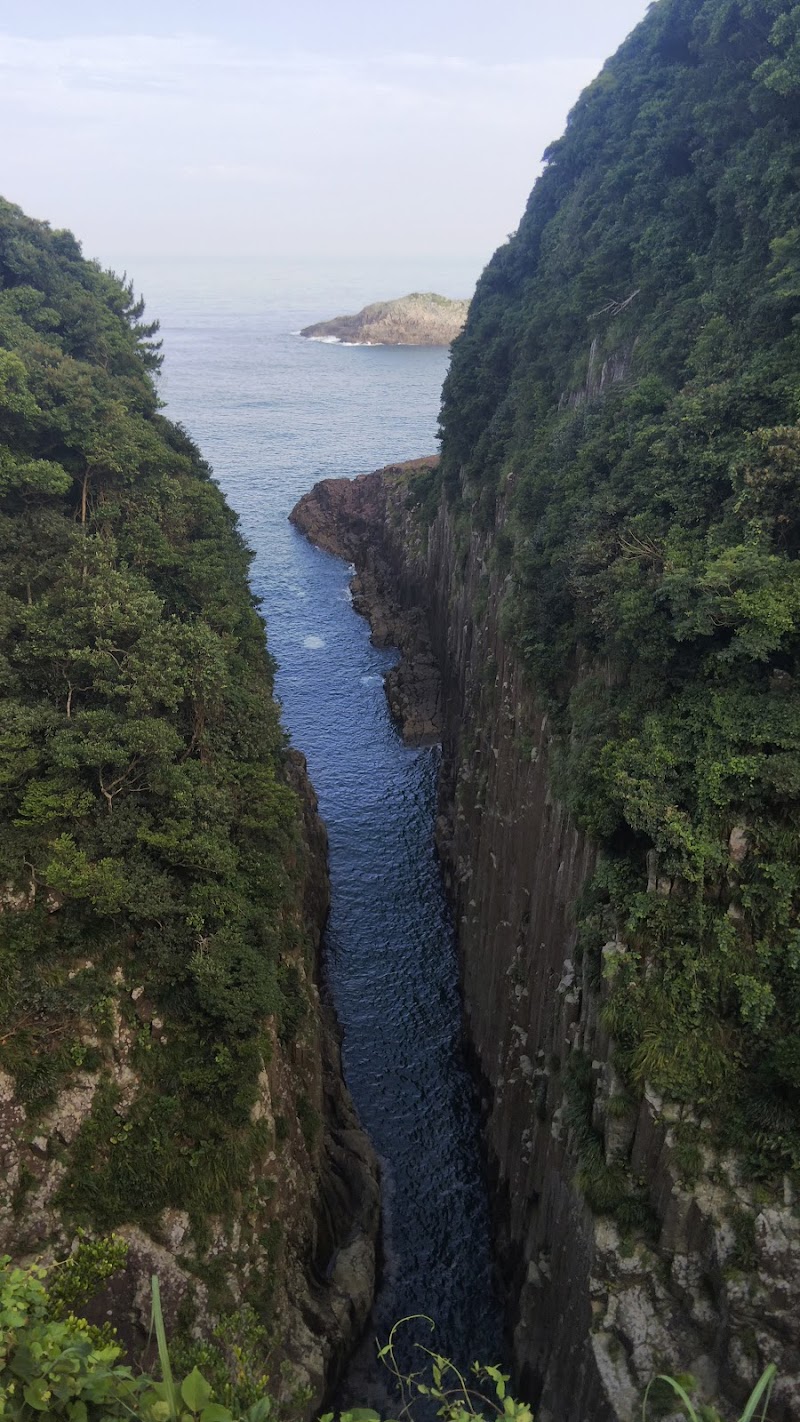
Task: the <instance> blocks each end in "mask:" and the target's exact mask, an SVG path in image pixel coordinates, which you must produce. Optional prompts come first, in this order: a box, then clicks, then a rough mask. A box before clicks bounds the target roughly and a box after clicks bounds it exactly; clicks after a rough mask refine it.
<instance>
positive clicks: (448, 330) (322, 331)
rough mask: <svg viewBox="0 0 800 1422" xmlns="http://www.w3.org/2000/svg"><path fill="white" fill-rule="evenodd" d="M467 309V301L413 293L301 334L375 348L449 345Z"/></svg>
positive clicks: (423, 292)
mask: <svg viewBox="0 0 800 1422" xmlns="http://www.w3.org/2000/svg"><path fill="white" fill-rule="evenodd" d="M468 308H469V302H468V301H454V300H452V299H451V298H450V297H449V296H437V295H436V293H435V292H433V291H422V292H420V291H412V292H411V294H410V295H409V296H399V297H397V298H396V299H395V300H394V301H375V302H373V304H372V305H371V306H365V307H364V309H363V311H359V312H358V314H357V315H356V316H335V317H334V318H333V320H332V321H318V322H317V324H316V325H314V326H306V327H305V328H304V329H303V330H302V331H301V332H300V335H301V336H307V337H311V338H314V337H316V338H317V339H324V338H326V337H327V338H328V339H329V340H334V341H349V342H353V343H359V344H362V345H373V346H378V345H382V346H449V345H450V343H451V341H454V340H455V338H456V336H457V335H458V333H459V331H460V330H461V328H462V326H463V325H464V322H465V321H466V319H467V310H468Z"/></svg>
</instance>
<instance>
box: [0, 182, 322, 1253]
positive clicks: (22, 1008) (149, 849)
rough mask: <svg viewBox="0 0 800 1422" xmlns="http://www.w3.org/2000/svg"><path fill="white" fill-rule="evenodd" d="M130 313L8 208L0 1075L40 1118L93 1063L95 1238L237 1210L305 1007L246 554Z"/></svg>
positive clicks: (2, 256) (288, 797)
mask: <svg viewBox="0 0 800 1422" xmlns="http://www.w3.org/2000/svg"><path fill="white" fill-rule="evenodd" d="M142 311H143V308H142V303H141V302H138V301H136V300H135V299H134V296H133V291H132V288H131V286H129V285H126V284H125V283H124V282H121V281H119V280H118V279H117V278H116V277H114V276H113V275H111V274H110V273H108V272H104V271H102V270H101V269H100V268H99V267H98V266H97V265H96V264H94V263H91V262H88V261H86V260H84V259H83V258H82V256H81V253H80V249H79V247H78V245H77V243H76V242H75V240H74V238H73V237H72V236H71V235H70V234H69V233H67V232H54V231H51V230H50V229H49V228H48V227H47V225H45V224H42V223H38V222H34V221H31V220H29V219H28V218H26V217H25V216H24V215H23V214H22V213H21V212H20V211H19V209H18V208H15V207H13V206H11V205H10V204H8V203H6V202H1V201H0V1021H2V1024H3V1028H2V1033H0V1037H1V1038H2V1040H1V1041H0V1066H3V1067H5V1068H6V1070H9V1071H10V1072H11V1073H12V1074H13V1075H14V1077H15V1079H16V1085H17V1090H18V1093H19V1094H20V1096H21V1098H22V1099H23V1100H24V1101H25V1103H26V1105H27V1108H28V1112H29V1117H31V1118H33V1119H34V1120H35V1117H36V1113H37V1112H41V1111H42V1110H43V1109H44V1108H45V1107H46V1106H47V1105H48V1104H49V1103H50V1102H51V1101H52V1100H53V1098H54V1095H55V1093H56V1091H57V1090H58V1088H59V1087H60V1086H61V1085H63V1084H64V1083H65V1082H69V1080H70V1078H71V1077H72V1076H74V1074H75V1073H76V1072H77V1071H81V1070H82V1071H84V1072H86V1071H88V1070H92V1071H94V1072H99V1073H100V1084H99V1086H98V1089H97V1091H96V1094H95V1097H94V1106H93V1111H92V1115H91V1117H90V1118H89V1120H88V1121H87V1122H86V1123H85V1124H84V1126H83V1128H82V1129H81V1131H80V1134H79V1135H78V1137H77V1139H76V1140H75V1141H74V1142H73V1143H72V1144H71V1146H70V1147H69V1149H68V1150H67V1151H66V1152H65V1164H66V1166H67V1174H66V1177H65V1179H64V1183H63V1185H62V1190H61V1195H62V1205H63V1207H64V1208H65V1209H66V1210H67V1212H68V1213H69V1214H70V1215H72V1216H73V1217H78V1218H80V1217H82V1216H85V1217H87V1218H91V1219H93V1220H94V1221H95V1222H99V1223H100V1224H101V1225H111V1224H113V1223H115V1222H116V1221H117V1220H119V1219H122V1218H127V1219H130V1218H136V1217H139V1218H152V1217H153V1216H154V1215H155V1214H156V1213H157V1212H158V1211H159V1210H160V1209H161V1208H162V1207H163V1206H165V1205H167V1204H176V1205H180V1206H181V1207H182V1208H186V1207H189V1208H190V1209H197V1210H199V1212H200V1214H202V1213H203V1211H204V1210H206V1209H208V1208H214V1209H221V1208H223V1207H224V1206H225V1205H226V1204H227V1203H228V1202H229V1200H230V1198H231V1192H232V1191H233V1190H235V1189H236V1188H237V1186H238V1185H240V1184H241V1183H242V1182H243V1181H244V1179H245V1178H246V1176H247V1168H248V1164H249V1161H250V1158H251V1154H252V1151H253V1149H254V1148H255V1147H257V1146H258V1145H259V1143H260V1145H262V1146H263V1144H264V1142H263V1141H260V1139H259V1137H258V1133H259V1131H260V1130H261V1129H262V1128H261V1127H260V1126H258V1125H253V1126H251V1123H250V1112H251V1107H252V1104H253V1101H254V1099H255V1092H256V1082H257V1078H258V1074H259V1071H260V1070H261V1069H262V1065H263V1055H264V1051H265V1041H264V1038H263V1031H264V1025H265V1023H266V1021H267V1019H268V1018H269V1017H270V1015H273V1014H277V1015H278V1018H279V1020H281V1021H282V1023H283V1030H284V1032H285V1033H290V1032H291V1031H292V1030H293V1029H294V1027H295V1026H296V1024H297V1021H298V1017H299V1015H300V1012H301V1002H300V1000H299V999H300V997H301V996H302V994H301V993H299V986H298V979H297V974H296V973H295V972H294V971H293V970H289V969H287V968H286V967H284V966H283V964H284V962H285V960H286V958H287V956H288V955H289V954H290V952H291V951H295V950H296V948H297V940H298V935H299V934H300V932H301V928H300V925H299V924H298V923H297V922H296V916H295V915H293V912H292V905H293V903H294V902H295V899H296V894H295V886H294V884H293V881H292V876H293V874H294V873H295V866H296V860H297V855H298V845H299V837H298V831H297V824H298V815H297V803H296V798H295V796H294V794H293V792H292V791H291V790H290V789H289V788H288V785H287V782H286V776H285V770H284V767H283V763H282V762H283V757H284V737H283V733H282V731H281V727H280V724H279V719H278V713H277V710H276V706H275V703H274V700H273V697H272V666H271V664H270V661H269V659H268V657H267V655H266V652H265V649H264V628H263V624H262V622H261V620H260V618H259V616H258V614H257V612H256V611H255V608H254V606H253V601H252V597H251V595H250V593H249V590H248V585H247V570H248V553H247V551H246V549H245V548H244V546H243V544H242V541H241V538H240V536H239V534H238V533H237V530H236V520H235V517H234V515H233V514H232V513H231V511H230V509H229V508H228V507H227V505H226V504H225V501H224V499H223V497H222V495H221V493H220V491H219V489H218V487H217V486H216V484H214V483H213V482H212V480H211V478H210V472H209V469H208V468H207V466H206V465H205V464H204V463H203V461H202V459H201V458H200V456H199V454H198V452H197V450H196V448H195V447H194V446H193V444H192V443H191V441H190V440H189V439H188V438H187V436H186V434H185V433H184V432H183V431H182V430H181V429H180V427H176V426H175V425H174V424H171V423H170V422H169V421H168V420H167V419H165V418H164V417H163V416H162V415H161V414H160V413H159V401H158V398H157V394H156V388H155V385H154V380H153V372H154V371H155V370H156V369H157V367H158V364H159V355H158V346H157V344H156V342H155V340H154V335H155V327H154V326H152V325H147V324H145V323H143V320H142ZM2 910H4V911H2ZM121 1039H124V1041H126V1042H127V1043H128V1044H131V1051H132V1053H133V1056H132V1063H131V1061H128V1062H127V1064H126V1070H127V1073H128V1076H129V1075H130V1067H131V1064H132V1066H133V1068H134V1073H135V1075H136V1077H137V1078H138V1082H137V1084H136V1087H137V1089H136V1090H135V1091H134V1093H133V1099H132V1100H131V1099H130V1096H131V1092H130V1089H129V1085H130V1083H129V1082H127V1081H126V1082H124V1083H122V1084H123V1085H125V1088H126V1093H127V1094H125V1095H122V1094H121V1083H120V1079H119V1072H117V1076H116V1077H115V1076H114V1074H113V1072H110V1071H109V1070H107V1066H108V1063H109V1062H110V1061H111V1060H112V1057H113V1053H112V1050H111V1049H112V1047H114V1046H115V1045H116V1046H119V1043H120V1040H121ZM57 1145H58V1143H57V1142H53V1143H52V1144H51V1149H56V1148H57Z"/></svg>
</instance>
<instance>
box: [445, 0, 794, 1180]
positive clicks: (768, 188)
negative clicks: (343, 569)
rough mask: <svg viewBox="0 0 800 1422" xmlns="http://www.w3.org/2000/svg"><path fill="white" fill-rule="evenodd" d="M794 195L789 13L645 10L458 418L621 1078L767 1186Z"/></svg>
mask: <svg viewBox="0 0 800 1422" xmlns="http://www.w3.org/2000/svg"><path fill="white" fill-rule="evenodd" d="M798 174H800V5H797V4H794V3H791V0H658V3H656V4H655V5H653V6H651V8H650V11H649V13H648V15H647V18H646V19H645V20H644V22H643V23H642V24H641V25H640V26H639V27H638V29H637V30H635V31H634V33H633V34H632V35H631V36H630V38H629V39H628V40H627V41H626V42H625V44H624V45H623V46H622V48H621V49H620V51H619V52H618V53H617V55H616V56H615V57H614V58H613V59H612V60H610V61H609V63H608V64H607V65H606V66H605V68H604V69H603V71H602V73H601V74H600V75H599V76H598V78H597V79H596V80H595V82H594V83H593V84H591V85H590V86H589V88H588V89H587V90H586V92H585V93H584V94H583V95H582V97H581V99H580V100H579V102H578V104H577V105H576V107H575V109H574V110H573V112H572V114H571V115H570V119H569V123H568V126H567V130H566V133H565V134H564V136H563V137H562V138H561V139H559V140H558V141H557V142H555V143H554V144H552V146H551V147H550V148H549V149H548V151H547V153H546V155H545V169H544V172H543V173H542V176H541V177H540V179H539V180H538V182H537V183H536V186H535V188H534V190H533V192H532V194H531V198H530V201H529V203H528V206H527V209H526V212H525V215H524V217H523V220H522V222H521V224H520V227H519V231H518V232H517V233H516V234H515V235H514V236H513V237H512V238H511V239H510V240H509V242H508V243H507V244H506V245H505V246H503V247H501V248H500V250H499V251H498V252H497V253H496V254H495V256H494V258H493V259H492V261H491V262H490V264H489V266H488V267H487V269H486V271H485V272H484V274H483V276H482V277H481V280H480V282H479V284H478V288H477V291H476V294H475V297H474V300H473V302H472V305H471V308H470V313H469V317H468V320H467V324H466V327H465V330H464V332H463V334H462V335H461V336H460V337H459V339H458V340H457V341H456V343H455V346H454V349H453V358H452V365H451V369H450V373H449V375H448V378H447V381H446V384H445V391H444V403H443V409H442V433H443V442H442V477H443V481H444V484H445V487H446V489H447V492H448V495H449V497H450V498H451V499H452V500H454V501H456V502H457V503H459V504H460V505H461V506H462V509H463V519H464V521H465V522H467V523H468V524H471V526H472V527H476V528H478V529H488V528H491V527H493V526H495V525H496V526H497V532H496V536H495V540H494V557H495V560H496V563H497V566H498V567H499V568H500V569H501V570H506V569H509V570H510V571H511V572H512V574H513V579H512V582H513V589H512V591H511V592H510V594H509V596H508V598H507V602H506V608H505V618H506V626H507V629H508V631H509V634H510V635H511V637H512V638H513V641H514V643H515V645H516V647H517V649H518V651H519V652H520V654H521V655H522V657H523V658H524V661H525V664H526V666H527V668H528V669H529V673H530V677H531V679H532V681H533V683H534V685H535V686H536V688H537V690H538V693H539V695H540V697H541V699H542V702H543V703H545V704H546V705H547V706H548V707H549V709H550V711H551V713H552V715H553V718H554V724H555V727H556V731H557V741H558V746H559V751H558V786H559V790H560V793H561V794H562V795H563V796H564V798H565V799H566V801H567V803H568V805H569V806H570V808H571V810H572V811H573V813H574V815H575V817H576V819H577V821H578V823H579V824H580V825H581V826H582V827H583V828H584V829H585V830H586V831H587V832H588V833H589V834H590V835H591V836H593V837H594V839H595V840H596V841H597V842H599V844H600V845H601V846H602V849H603V855H602V860H601V867H600V870H599V873H598V875H597V877H596V880H595V883H594V885H593V887H592V890H591V892H590V893H589V894H588V895H587V899H586V902H585V904H584V915H583V925H582V937H581V941H582V945H583V951H584V952H586V953H589V954H591V955H592V961H593V964H594V965H595V971H596V974H597V977H598V978H599V977H600V975H601V973H602V972H604V971H606V972H610V971H611V966H610V963H611V962H613V971H614V974H615V977H614V982H613V991H612V993H611V998H610V1003H609V1005H608V1007H607V1009H606V1025H607V1027H608V1029H609V1030H610V1032H611V1034H612V1036H613V1039H614V1041H615V1044H616V1053H617V1060H618V1064H619V1065H620V1066H621V1067H622V1069H623V1071H624V1073H625V1075H626V1077H627V1079H628V1081H629V1082H631V1083H634V1084H636V1085H637V1086H638V1087H639V1088H641V1087H642V1086H643V1084H644V1082H645V1081H648V1082H650V1083H652V1084H653V1085H654V1086H655V1087H656V1088H657V1089H658V1090H659V1091H661V1092H663V1093H664V1094H665V1095H667V1096H668V1097H670V1098H672V1099H673V1100H677V1101H678V1102H682V1103H684V1104H685V1105H686V1108H687V1109H690V1108H691V1109H692V1110H694V1111H695V1112H698V1113H699V1115H700V1117H701V1118H702V1117H704V1116H710V1117H713V1119H714V1120H715V1122H716V1125H717V1129H718V1131H719V1132H720V1133H721V1135H722V1138H723V1139H724V1140H726V1141H727V1142H728V1143H731V1144H734V1145H736V1146H737V1147H738V1148H739V1149H740V1151H742V1152H743V1153H744V1158H745V1160H746V1162H747V1164H748V1165H749V1167H750V1169H751V1170H752V1171H754V1172H756V1173H758V1174H762V1175H764V1176H773V1175H776V1174H778V1175H779V1174H780V1172H781V1171H785V1170H789V1171H798V1170H800V637H799V636H798V628H799V627H800V562H798V553H799V552H800V426H799V425H798V417H799V416H800V195H799V194H800V186H799V185H798ZM609 940H615V941H618V943H619V946H620V947H621V948H622V949H623V951H620V952H616V953H615V954H614V955H613V956H612V959H611V960H609V959H608V957H607V958H606V959H605V960H604V959H603V955H602V948H603V945H604V944H606V943H607V942H608V941H609ZM604 961H605V962H606V968H605V969H604V968H603V962H604Z"/></svg>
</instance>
